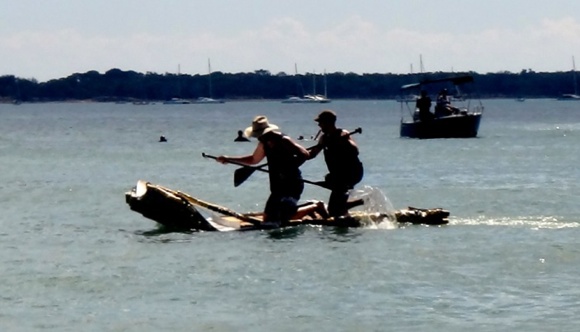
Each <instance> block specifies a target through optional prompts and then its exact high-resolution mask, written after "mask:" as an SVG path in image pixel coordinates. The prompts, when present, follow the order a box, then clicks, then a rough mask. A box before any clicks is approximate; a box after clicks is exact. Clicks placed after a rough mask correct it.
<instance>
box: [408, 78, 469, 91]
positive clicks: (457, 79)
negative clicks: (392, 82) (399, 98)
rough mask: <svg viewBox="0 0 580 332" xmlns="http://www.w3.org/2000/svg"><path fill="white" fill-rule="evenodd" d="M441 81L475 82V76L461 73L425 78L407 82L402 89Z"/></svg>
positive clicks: (455, 83) (455, 82) (458, 83)
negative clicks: (416, 81)
mask: <svg viewBox="0 0 580 332" xmlns="http://www.w3.org/2000/svg"><path fill="white" fill-rule="evenodd" d="M440 82H451V83H453V84H454V85H460V84H465V83H470V82H473V76H471V75H461V76H453V77H444V78H434V79H425V80H422V81H420V82H418V83H411V84H405V85H403V86H401V90H407V89H413V88H417V87H420V86H422V85H427V84H433V83H440Z"/></svg>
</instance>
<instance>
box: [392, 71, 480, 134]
mask: <svg viewBox="0 0 580 332" xmlns="http://www.w3.org/2000/svg"><path fill="white" fill-rule="evenodd" d="M471 82H473V76H471V75H461V76H452V77H443V78H433V79H425V80H422V81H420V82H418V83H412V84H407V85H403V86H402V87H401V90H409V89H418V90H423V91H425V93H427V94H428V93H429V91H433V90H434V89H441V90H440V92H444V95H441V94H440V96H439V97H438V98H445V100H446V102H445V103H444V104H443V105H441V104H438V105H436V106H435V112H434V113H431V112H429V114H428V115H429V116H428V117H423V118H421V117H420V116H419V111H418V109H416V108H415V104H412V106H410V105H409V103H401V113H402V115H401V124H400V136H401V137H407V138H420V139H427V138H471V137H477V134H478V131H479V125H480V122H481V117H482V114H483V109H484V108H483V105H482V104H481V101H479V103H477V104H475V105H474V104H473V103H471V100H470V99H468V98H465V97H464V98H462V100H457V99H455V100H453V101H454V102H456V101H459V102H461V104H453V105H451V103H450V102H451V100H452V99H451V98H450V97H449V96H447V92H446V91H447V88H445V86H450V87H452V88H454V89H455V90H456V95H461V96H465V95H464V94H463V93H461V91H460V88H459V87H460V86H461V85H463V84H466V83H471ZM447 98H449V99H447ZM405 106H406V109H407V111H409V113H410V116H405V113H406V112H405Z"/></svg>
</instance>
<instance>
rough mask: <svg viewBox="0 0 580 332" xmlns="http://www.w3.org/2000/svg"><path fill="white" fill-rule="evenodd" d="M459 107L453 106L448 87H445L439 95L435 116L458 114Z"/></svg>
mask: <svg viewBox="0 0 580 332" xmlns="http://www.w3.org/2000/svg"><path fill="white" fill-rule="evenodd" d="M459 111H460V110H459V108H457V107H454V106H451V99H450V97H449V95H448V94H447V89H443V90H441V91H440V92H439V95H438V96H437V103H436V105H435V117H437V118H438V117H442V116H448V115H452V114H458V113H459Z"/></svg>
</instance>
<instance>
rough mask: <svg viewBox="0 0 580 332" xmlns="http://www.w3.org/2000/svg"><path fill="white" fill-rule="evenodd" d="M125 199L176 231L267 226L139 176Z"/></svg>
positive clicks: (430, 213) (437, 213)
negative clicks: (205, 213)
mask: <svg viewBox="0 0 580 332" xmlns="http://www.w3.org/2000/svg"><path fill="white" fill-rule="evenodd" d="M125 201H126V203H127V204H128V205H129V207H130V208H131V210H133V211H135V212H138V213H140V214H142V215H143V216H144V217H146V218H148V219H151V220H153V221H155V222H157V223H159V224H161V225H163V226H165V227H168V228H170V229H172V230H177V231H231V230H238V231H245V230H259V229H269V228H270V227H269V226H267V225H265V224H264V225H263V224H262V223H261V220H260V219H259V218H260V216H259V214H256V213H253V214H252V213H247V214H239V213H237V212H234V211H231V210H229V209H227V208H225V207H221V206H219V205H215V204H211V203H207V202H203V201H201V200H199V199H196V198H194V197H192V196H190V195H188V194H185V193H183V192H180V191H175V190H172V189H169V188H166V187H163V186H160V185H155V184H152V183H149V182H146V181H142V180H140V181H139V182H138V183H137V185H136V186H135V187H134V188H133V189H132V190H130V191H128V192H126V193H125ZM200 206H201V207H203V208H208V209H209V210H212V211H214V212H217V213H219V214H220V215H221V217H219V218H206V217H204V216H203V215H202V214H201V213H200V212H199V210H198V207H200ZM448 216H449V212H448V211H445V210H443V209H439V208H437V209H418V208H412V207H409V208H407V209H403V210H397V211H396V212H395V217H396V222H398V223H410V224H424V225H445V224H447V223H448V220H447V217H448ZM385 218H387V216H386V215H384V214H380V213H362V212H353V213H351V215H350V216H348V217H341V218H336V219H335V218H321V217H319V216H316V215H310V216H308V217H304V218H302V219H297V220H291V221H289V222H288V223H286V224H283V225H281V226H282V227H286V226H298V225H319V226H336V227H364V226H366V225H370V224H373V223H375V224H376V223H378V222H380V221H381V220H385Z"/></svg>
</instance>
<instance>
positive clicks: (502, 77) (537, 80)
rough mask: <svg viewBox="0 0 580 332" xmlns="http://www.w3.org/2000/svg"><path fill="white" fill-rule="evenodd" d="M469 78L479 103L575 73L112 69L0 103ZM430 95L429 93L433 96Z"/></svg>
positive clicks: (386, 88) (557, 85)
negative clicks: (198, 72)
mask: <svg viewBox="0 0 580 332" xmlns="http://www.w3.org/2000/svg"><path fill="white" fill-rule="evenodd" d="M459 74H469V75H472V76H473V77H474V84H473V85H472V90H471V89H470V90H471V91H469V90H468V91H467V92H471V93H477V94H478V96H479V97H481V98H516V97H523V98H555V97H558V96H559V95H561V94H563V93H574V92H575V91H574V84H575V82H574V80H575V77H574V75H575V73H574V72H572V71H568V72H555V73H541V72H539V73H537V72H534V71H532V70H523V71H522V72H520V73H510V72H501V73H487V74H478V73H475V72H469V73H445V72H436V73H421V74H388V73H387V74H355V73H342V72H336V73H331V74H326V75H321V74H308V73H307V74H305V75H288V74H286V73H283V72H281V73H277V74H272V73H270V72H269V71H267V70H257V71H255V72H253V73H236V74H231V73H222V72H213V73H212V74H211V75H208V74H206V75H186V74H171V73H166V74H157V73H150V72H148V73H138V72H135V71H123V70H120V69H111V70H109V71H107V72H106V73H104V74H101V73H99V72H97V71H89V72H86V73H82V74H81V73H75V74H72V75H70V76H68V77H65V78H60V79H54V80H49V81H47V82H38V81H36V80H35V79H24V78H18V77H15V76H12V75H7V76H1V77H0V99H1V100H3V101H15V102H47V101H69V100H94V101H135V100H143V101H162V100H168V99H171V98H184V99H196V98H198V97H212V98H220V99H225V100H236V99H238V100H239V99H284V98H287V97H288V96H302V95H304V94H311V93H313V92H314V91H316V93H318V94H324V93H325V91H327V95H328V97H329V98H331V99H396V98H398V97H400V96H401V95H403V94H406V93H407V92H405V93H403V92H402V91H401V90H400V87H401V86H402V85H405V84H409V83H415V82H418V81H420V80H422V79H434V78H442V77H447V76H452V75H459ZM433 93H434V91H433Z"/></svg>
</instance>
